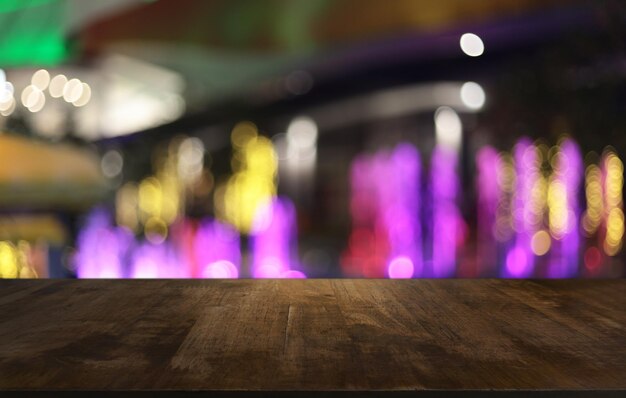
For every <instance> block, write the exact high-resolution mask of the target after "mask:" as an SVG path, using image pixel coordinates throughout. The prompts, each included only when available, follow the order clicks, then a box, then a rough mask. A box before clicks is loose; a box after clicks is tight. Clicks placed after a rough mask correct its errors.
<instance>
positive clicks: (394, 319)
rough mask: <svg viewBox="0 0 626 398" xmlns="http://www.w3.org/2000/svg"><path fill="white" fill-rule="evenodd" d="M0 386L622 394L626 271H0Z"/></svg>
mask: <svg viewBox="0 0 626 398" xmlns="http://www.w3.org/2000/svg"><path fill="white" fill-rule="evenodd" d="M0 389H3V390H7V389H8V390H22V389H26V390H37V389H46V390H64V389H65V390H110V389H114V390H190V389H193V390H222V391H223V390H252V391H280V390H285V391H293V390H305V391H322V390H349V391H365V390H385V391H401V390H406V391H413V392H415V393H419V392H420V391H432V390H446V391H453V390H502V391H509V390H528V391H533V390H537V391H550V390H559V391H573V392H575V391H584V390H605V391H607V390H608V391H610V390H613V392H611V394H615V392H616V391H618V392H626V281H625V280H601V281H600V280H597V281H590V280H561V281H556V280H553V281H547V280H546V281H513V280H492V279H483V280H396V281H392V280H364V279H361V280H350V279H347V280H346V279H344V280H324V279H319V280H223V281H217V280H216V281H207V280H203V281H199V280H155V281H141V280H125V281H98V280H83V281H68V280H56V281H55V280H40V281H0Z"/></svg>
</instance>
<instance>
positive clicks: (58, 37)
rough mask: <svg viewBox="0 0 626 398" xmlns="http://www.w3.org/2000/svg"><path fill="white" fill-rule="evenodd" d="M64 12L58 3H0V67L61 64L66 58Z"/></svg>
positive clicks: (36, 0) (2, 0) (41, 0)
mask: <svg viewBox="0 0 626 398" xmlns="http://www.w3.org/2000/svg"><path fill="white" fill-rule="evenodd" d="M6 10H13V12H4V11H6ZM64 11H65V10H64V7H63V6H62V4H60V3H59V2H58V1H52V0H34V1H33V0H30V1H28V2H26V1H18V0H0V68H1V67H19V66H54V65H58V64H59V63H61V62H63V61H64V60H65V59H66V58H67V56H68V51H67V46H66V40H65V35H64V30H63V21H64Z"/></svg>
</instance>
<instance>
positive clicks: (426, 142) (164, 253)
mask: <svg viewBox="0 0 626 398" xmlns="http://www.w3.org/2000/svg"><path fill="white" fill-rule="evenodd" d="M0 35H1V36H0V37H1V39H0V68H1V70H0V114H1V116H0V277H2V278H15V277H20V278H34V277H38V278H48V277H51V278H59V277H68V278H73V277H79V278H237V277H243V278H248V277H254V278H262V277H270V278H302V277H313V278H316V277H377V278H378V277H390V278H410V277H509V278H527V277H539V278H571V277H590V278H593V277H603V278H606V277H623V276H624V265H623V260H624V257H623V254H622V244H623V235H624V212H623V190H622V188H623V178H624V167H623V163H622V158H623V157H622V156H623V154H624V153H625V152H626V135H625V134H624V133H625V132H626V116H625V115H626V40H625V39H626V6H625V5H624V4H623V2H621V1H617V0H616V1H610V0H607V1H601V2H594V1H563V0H541V1H539V0H483V1H476V2H469V1H463V0H439V1H426V0H423V1H422V0H397V1H374V0H335V1H330V0H292V1H281V0H274V1H260V0H230V1H226V0H207V1H201V0H153V1H147V0H107V1H80V0H0Z"/></svg>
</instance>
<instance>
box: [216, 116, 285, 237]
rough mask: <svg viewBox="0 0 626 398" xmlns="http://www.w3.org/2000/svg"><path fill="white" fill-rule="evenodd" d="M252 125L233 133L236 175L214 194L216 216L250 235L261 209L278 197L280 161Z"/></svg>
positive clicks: (239, 126)
mask: <svg viewBox="0 0 626 398" xmlns="http://www.w3.org/2000/svg"><path fill="white" fill-rule="evenodd" d="M256 134H257V133H256V127H255V126H254V125H253V124H252V123H249V122H242V123H239V124H237V126H235V128H234V129H233V134H232V141H233V147H234V153H233V161H232V162H231V163H232V166H233V170H234V171H235V174H234V175H233V176H231V177H230V178H229V180H228V181H227V182H226V184H225V186H223V187H222V186H220V187H218V189H216V192H215V212H216V214H217V215H218V217H219V218H221V219H223V220H225V221H227V222H229V223H231V224H233V225H234V226H235V227H236V228H237V229H238V230H240V231H241V232H246V233H247V232H249V231H250V229H251V227H252V222H253V220H254V217H255V214H256V211H257V209H258V208H259V206H260V205H261V204H263V203H266V202H267V201H268V200H270V199H271V198H272V197H273V196H275V195H276V174H277V172H278V160H277V158H276V154H275V152H274V147H273V145H272V142H271V140H270V139H268V138H267V137H263V136H257V135H256Z"/></svg>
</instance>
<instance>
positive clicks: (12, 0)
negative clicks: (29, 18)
mask: <svg viewBox="0 0 626 398" xmlns="http://www.w3.org/2000/svg"><path fill="white" fill-rule="evenodd" d="M53 2H56V0H0V12H13V11H19V10H23V9H25V8H31V7H37V6H40V5H42V4H47V3H53Z"/></svg>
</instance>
